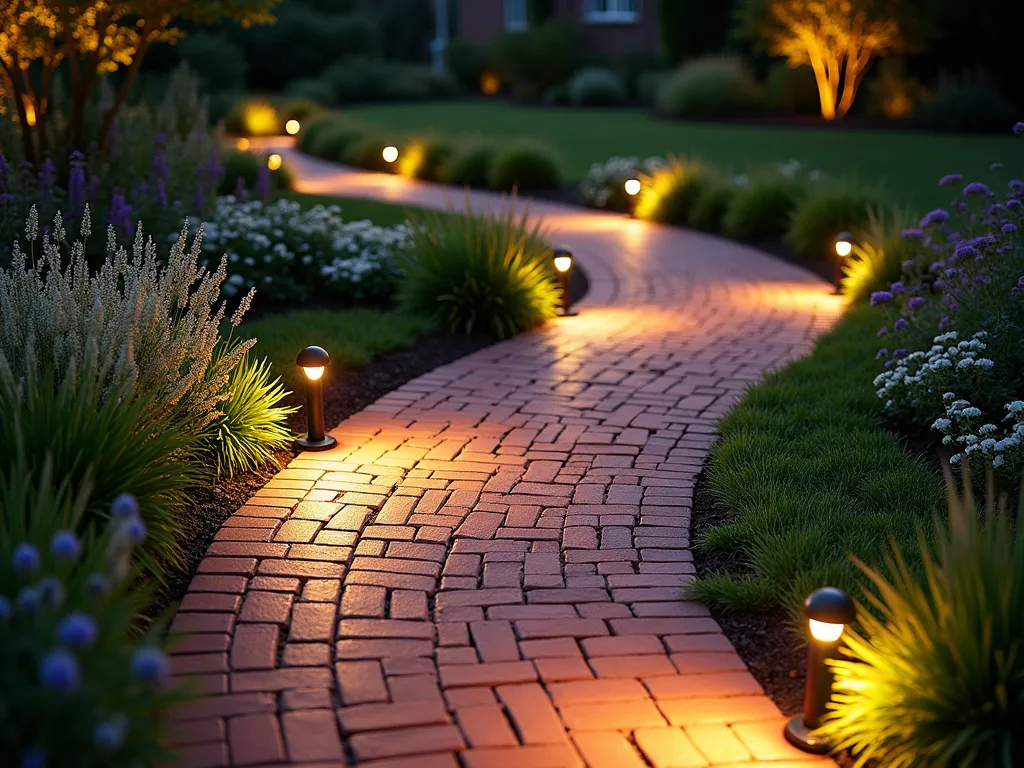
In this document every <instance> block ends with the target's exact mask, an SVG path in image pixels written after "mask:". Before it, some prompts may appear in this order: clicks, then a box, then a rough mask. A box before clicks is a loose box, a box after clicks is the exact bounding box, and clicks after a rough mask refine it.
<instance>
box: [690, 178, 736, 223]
mask: <svg viewBox="0 0 1024 768" xmlns="http://www.w3.org/2000/svg"><path fill="white" fill-rule="evenodd" d="M734 194H735V188H734V187H733V186H732V185H731V184H729V183H727V182H726V181H725V180H723V179H721V178H719V177H718V176H717V175H709V176H708V177H707V178H706V180H705V183H704V184H703V185H702V186H701V188H700V189H699V190H698V193H697V199H696V200H694V201H693V204H692V205H691V206H690V212H689V216H688V217H687V223H688V224H689V225H690V226H691V227H694V228H695V229H702V230H704V231H705V232H721V231H722V222H723V220H724V219H725V213H726V211H728V210H729V206H730V205H731V204H732V198H733V195H734Z"/></svg>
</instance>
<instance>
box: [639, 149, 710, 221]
mask: <svg viewBox="0 0 1024 768" xmlns="http://www.w3.org/2000/svg"><path fill="white" fill-rule="evenodd" d="M643 181H644V186H643V191H642V192H641V193H640V199H639V200H638V201H637V205H636V215H637V218H640V219H650V220H651V221H660V222H662V223H663V224H676V225H679V226H682V225H685V224H686V223H687V221H688V220H689V215H690V211H691V209H692V207H693V204H694V203H695V202H696V201H697V199H698V198H699V197H700V194H701V191H702V190H703V189H704V187H705V186H706V185H707V184H708V174H707V172H706V171H705V170H704V169H703V168H702V167H701V165H700V164H699V163H697V162H695V161H692V160H679V159H676V158H672V159H670V160H669V163H668V167H666V168H662V169H661V170H658V171H655V173H654V175H653V176H650V177H647V178H645V179H644V180H643Z"/></svg>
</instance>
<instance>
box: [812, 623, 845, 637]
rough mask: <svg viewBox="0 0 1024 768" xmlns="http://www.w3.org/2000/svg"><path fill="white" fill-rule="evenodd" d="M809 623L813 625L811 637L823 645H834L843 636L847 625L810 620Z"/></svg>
mask: <svg viewBox="0 0 1024 768" xmlns="http://www.w3.org/2000/svg"><path fill="white" fill-rule="evenodd" d="M809 623H810V625H811V636H812V637H813V638H814V639H815V640H819V641H821V642H823V643H834V642H835V641H836V640H838V639H839V638H840V637H841V636H842V634H843V630H844V629H845V628H846V625H845V624H828V623H826V622H824V621H815V620H814V619H809Z"/></svg>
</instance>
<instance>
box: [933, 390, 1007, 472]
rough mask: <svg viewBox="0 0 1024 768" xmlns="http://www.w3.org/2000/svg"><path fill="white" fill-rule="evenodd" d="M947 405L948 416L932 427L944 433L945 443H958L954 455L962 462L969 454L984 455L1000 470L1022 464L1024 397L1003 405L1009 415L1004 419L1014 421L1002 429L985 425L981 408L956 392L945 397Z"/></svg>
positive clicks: (987, 423) (988, 424)
mask: <svg viewBox="0 0 1024 768" xmlns="http://www.w3.org/2000/svg"><path fill="white" fill-rule="evenodd" d="M942 399H943V401H944V402H945V404H946V415H945V416H944V417H943V418H939V419H936V420H935V422H934V423H933V424H932V429H936V430H938V431H939V432H941V433H942V434H943V438H942V444H943V445H955V446H958V447H959V448H960V453H955V454H953V455H952V456H951V457H950V459H949V460H950V462H951V463H953V464H958V463H959V462H960V461H962V460H963V458H964V457H965V456H968V457H969V456H975V455H976V456H979V457H984V458H985V459H986V460H987V461H990V462H991V463H992V466H993V467H994V468H996V469H998V468H999V467H1002V466H1004V465H1006V466H1013V467H1016V466H1019V465H1020V463H1021V461H1022V460H1024V400H1014V401H1012V402H1009V403H1007V404H1006V405H1005V406H1003V408H1004V410H1005V411H1006V416H1005V417H1004V419H1003V421H1009V422H1012V423H1011V424H1010V426H1009V427H1004V428H1003V429H1002V430H1000V428H999V427H998V426H997V425H995V424H992V423H991V422H986V423H984V424H982V423H980V422H982V421H984V419H982V414H981V409H980V408H976V407H974V406H973V405H971V403H970V402H969V401H967V400H964V399H958V398H957V396H956V394H955V393H954V392H946V393H944V394H943V396H942Z"/></svg>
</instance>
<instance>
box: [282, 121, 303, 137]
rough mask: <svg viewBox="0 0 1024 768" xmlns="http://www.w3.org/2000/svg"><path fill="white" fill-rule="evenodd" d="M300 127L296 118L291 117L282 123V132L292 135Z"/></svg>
mask: <svg viewBox="0 0 1024 768" xmlns="http://www.w3.org/2000/svg"><path fill="white" fill-rule="evenodd" d="M301 127H302V126H301V125H299V121H298V120H295V119H292V120H289V121H288V122H287V123H285V124H284V132H285V133H287V134H288V135H289V136H294V135H295V134H297V133H298V132H299V129H300V128H301Z"/></svg>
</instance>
